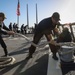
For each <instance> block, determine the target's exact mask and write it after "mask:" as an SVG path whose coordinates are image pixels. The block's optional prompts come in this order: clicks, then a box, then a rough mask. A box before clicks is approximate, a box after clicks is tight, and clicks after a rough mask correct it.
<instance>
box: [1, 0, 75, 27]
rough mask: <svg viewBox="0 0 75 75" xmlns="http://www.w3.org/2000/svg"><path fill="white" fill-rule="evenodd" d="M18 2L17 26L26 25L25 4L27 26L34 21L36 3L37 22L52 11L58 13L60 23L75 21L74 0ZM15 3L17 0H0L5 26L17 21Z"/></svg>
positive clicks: (31, 24)
mask: <svg viewBox="0 0 75 75" xmlns="http://www.w3.org/2000/svg"><path fill="white" fill-rule="evenodd" d="M19 2H20V16H19V27H20V26H21V25H22V24H24V25H27V4H28V16H29V17H28V18H29V27H32V26H34V23H36V3H37V11H38V12H37V13H38V15H37V16H38V23H39V22H40V21H41V20H42V19H44V18H47V17H50V16H51V15H52V14H53V13H54V12H58V13H59V14H60V19H61V21H60V23H62V24H63V23H70V22H71V23H72V22H75V0H19ZM17 4H18V0H0V12H3V13H5V15H6V17H7V19H5V21H4V22H5V24H6V26H9V24H10V22H12V24H13V23H17V14H16V12H17Z"/></svg>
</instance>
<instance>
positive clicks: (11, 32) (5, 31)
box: [0, 28, 14, 35]
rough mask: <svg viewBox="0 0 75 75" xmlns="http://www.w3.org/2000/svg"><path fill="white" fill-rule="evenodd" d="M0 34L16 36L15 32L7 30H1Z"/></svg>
mask: <svg viewBox="0 0 75 75" xmlns="http://www.w3.org/2000/svg"><path fill="white" fill-rule="evenodd" d="M0 33H2V34H9V35H13V34H14V31H7V30H5V29H3V28H0Z"/></svg>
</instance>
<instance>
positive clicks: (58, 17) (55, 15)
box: [52, 12, 60, 21]
mask: <svg viewBox="0 0 75 75" xmlns="http://www.w3.org/2000/svg"><path fill="white" fill-rule="evenodd" d="M52 17H53V18H54V19H55V20H56V21H57V20H60V14H59V13H58V12H54V13H53V15H52Z"/></svg>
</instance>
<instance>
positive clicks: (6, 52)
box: [4, 49, 9, 57]
mask: <svg viewBox="0 0 75 75" xmlns="http://www.w3.org/2000/svg"><path fill="white" fill-rule="evenodd" d="M4 52H5V55H4V56H5V57H7V56H9V55H8V51H7V49H4Z"/></svg>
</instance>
